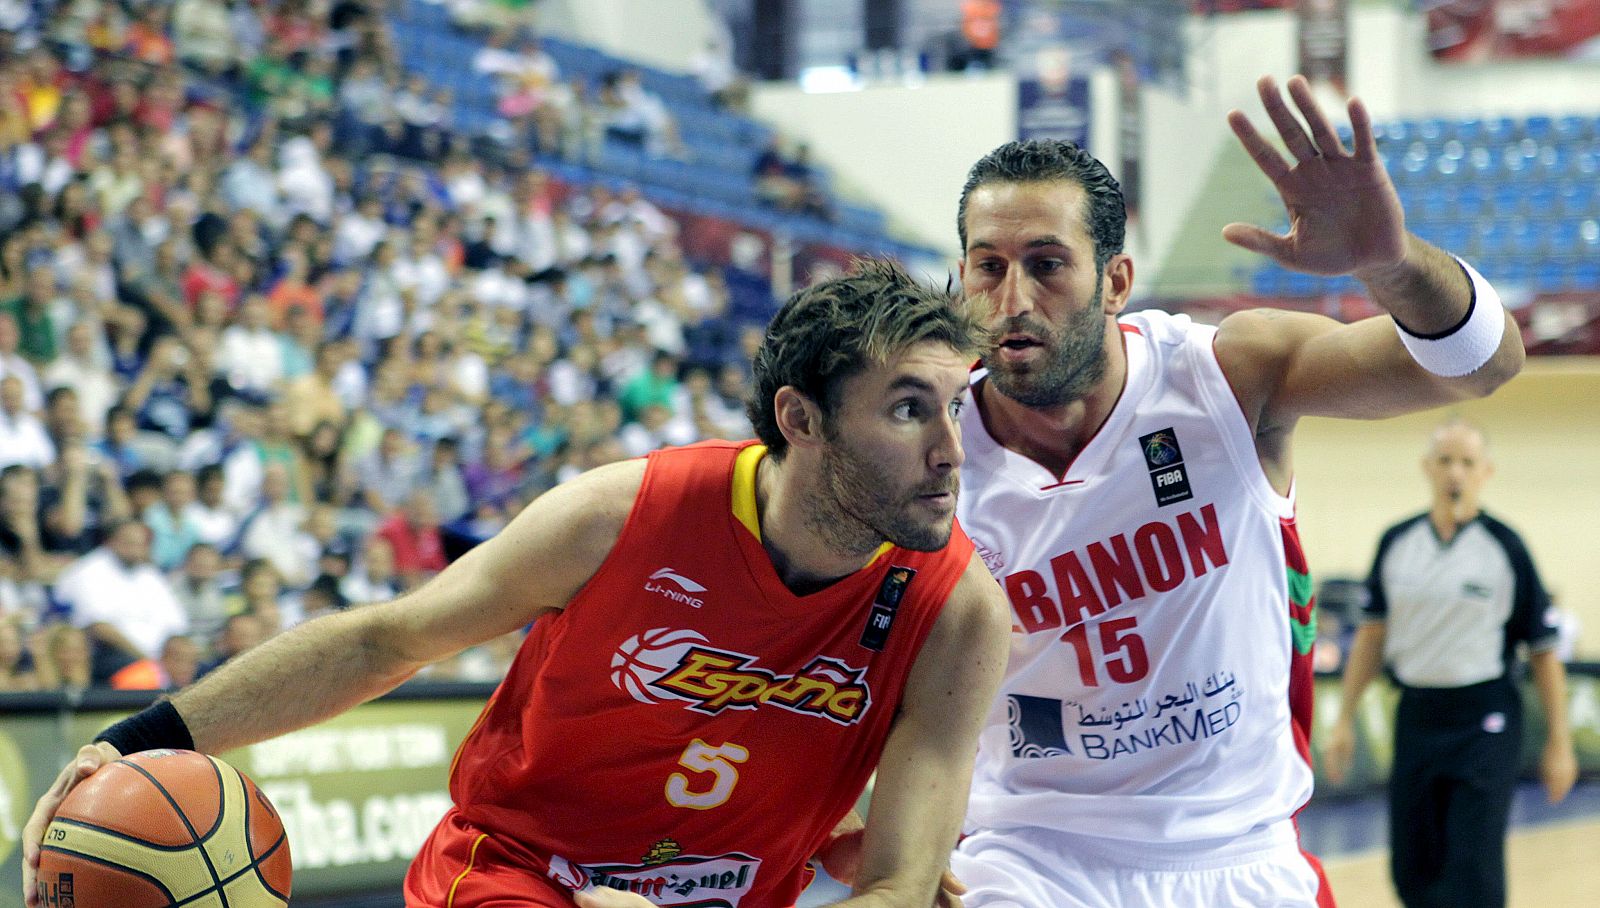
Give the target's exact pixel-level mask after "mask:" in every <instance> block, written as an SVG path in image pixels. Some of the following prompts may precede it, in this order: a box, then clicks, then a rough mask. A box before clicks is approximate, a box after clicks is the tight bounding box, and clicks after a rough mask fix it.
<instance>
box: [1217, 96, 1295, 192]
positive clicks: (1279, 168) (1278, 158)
mask: <svg viewBox="0 0 1600 908" xmlns="http://www.w3.org/2000/svg"><path fill="white" fill-rule="evenodd" d="M1228 126H1229V127H1230V128H1232V129H1233V134H1234V135H1236V136H1238V137H1239V144H1240V145H1243V146H1244V150H1245V152H1246V153H1247V154H1249V155H1250V159H1251V160H1253V161H1255V162H1256V166H1257V167H1259V168H1261V172H1262V173H1264V174H1266V175H1267V179H1269V180H1271V181H1272V182H1274V183H1276V182H1278V181H1279V180H1281V179H1283V178H1284V177H1286V176H1288V175H1289V165H1288V163H1287V162H1285V161H1284V160H1283V155H1281V154H1278V149H1276V148H1273V147H1272V144H1271V143H1269V142H1268V141H1267V140H1266V139H1265V138H1263V137H1262V135H1261V133H1260V132H1258V131H1257V130H1256V126H1255V124H1254V123H1251V122H1250V118H1249V117H1247V116H1245V115H1244V113H1243V112H1242V111H1237V110H1230V111H1228Z"/></svg>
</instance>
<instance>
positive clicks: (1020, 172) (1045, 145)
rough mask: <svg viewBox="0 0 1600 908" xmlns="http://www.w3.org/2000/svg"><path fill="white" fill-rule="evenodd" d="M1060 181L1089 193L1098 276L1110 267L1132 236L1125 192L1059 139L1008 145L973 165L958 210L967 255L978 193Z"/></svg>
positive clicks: (1099, 167)
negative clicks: (995, 186)
mask: <svg viewBox="0 0 1600 908" xmlns="http://www.w3.org/2000/svg"><path fill="white" fill-rule="evenodd" d="M1056 180H1066V181H1070V182H1073V183H1076V184H1078V185H1079V186H1081V187H1083V194H1084V199H1085V201H1086V202H1087V205H1086V207H1087V209H1088V210H1087V211H1086V212H1085V218H1086V220H1087V221H1088V224H1087V225H1086V226H1087V227H1088V228H1089V236H1091V237H1092V238H1094V264H1095V268H1096V269H1097V270H1103V269H1104V268H1105V266H1106V262H1109V261H1111V257H1112V256H1113V255H1116V254H1117V253H1119V252H1121V251H1122V244H1123V240H1124V238H1125V236H1126V233H1127V227H1128V210H1127V207H1126V206H1125V205H1124V204H1123V201H1122V186H1121V185H1120V184H1119V183H1117V180H1116V178H1115V177H1113V176H1112V175H1111V172H1110V171H1108V170H1106V165H1104V164H1102V163H1100V161H1099V159H1097V158H1095V156H1094V155H1092V154H1089V153H1088V152H1087V151H1084V150H1083V149H1082V148H1079V147H1078V146H1077V145H1074V144H1073V143H1071V142H1063V141H1060V140H1058V139H1029V140H1028V141H1026V142H1007V143H1006V144H1004V145H1001V146H1000V147H999V148H996V149H995V150H994V151H991V152H989V153H988V154H986V155H984V156H983V157H982V158H981V159H979V161H978V163H976V164H974V165H972V169H971V170H969V171H967V182H966V185H964V186H962V187H961V203H960V204H959V205H958V206H957V207H956V233H957V235H958V236H960V238H961V252H962V254H963V255H965V254H966V251H967V199H969V198H970V197H971V196H972V192H973V190H975V189H977V188H978V187H979V186H984V185H986V184H989V183H1048V182H1054V181H1056Z"/></svg>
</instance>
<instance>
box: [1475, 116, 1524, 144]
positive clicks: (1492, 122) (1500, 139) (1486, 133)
mask: <svg viewBox="0 0 1600 908" xmlns="http://www.w3.org/2000/svg"><path fill="white" fill-rule="evenodd" d="M1516 132H1517V128H1516V121H1514V120H1512V119H1511V118H1510V117H1487V118H1485V119H1484V120H1483V129H1482V134H1483V138H1484V140H1485V141H1486V142H1489V143H1490V144H1496V145H1498V144H1503V143H1506V142H1509V141H1511V140H1512V138H1514V137H1515V135H1516Z"/></svg>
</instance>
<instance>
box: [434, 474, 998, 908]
mask: <svg viewBox="0 0 1600 908" xmlns="http://www.w3.org/2000/svg"><path fill="white" fill-rule="evenodd" d="M764 453H765V449H764V448H762V447H761V446H760V445H757V444H755V443H751V442H746V443H742V444H735V443H729V442H709V443H704V444H698V445H693V446H690V447H686V448H670V449H665V450H661V451H657V452H655V453H653V454H651V455H650V457H649V462H648V465H647V467H646V469H645V475H644V482H643V484H642V486H641V487H640V490H639V494H638V498H637V499H636V500H635V502H634V506H633V510H632V512H631V513H630V515H629V517H628V519H627V522H626V524H625V525H624V527H623V529H622V532H621V535H620V536H619V537H618V539H617V542H616V545H615V546H614V547H613V549H612V551H611V554H610V555H609V556H608V557H607V559H606V561H605V563H604V564H603V565H602V566H601V567H600V570H599V571H598V572H596V574H595V575H594V577H593V578H592V579H591V580H590V581H589V583H588V584H587V585H585V586H584V588H583V589H582V590H581V591H580V592H579V593H578V595H577V596H575V597H574V598H573V600H572V601H571V603H569V604H568V606H567V608H566V609H565V610H563V611H561V612H557V613H551V614H548V615H546V616H544V617H542V618H540V619H539V621H538V622H536V623H535V624H534V627H533V630H532V632H531V633H530V634H529V635H528V639H527V640H526V641H525V642H524V643H523V646H522V650H521V652H519V653H518V655H517V658H516V660H515V661H514V662H513V664H512V666H511V670H510V672H509V673H508V674H507V676H506V679H505V681H504V682H503V683H502V684H501V685H500V688H499V690H497V691H496V692H495V695H494V697H493V698H491V699H490V701H489V704H488V706H487V707H485V709H484V713H483V715H482V717H480V719H479V720H478V724H477V726H476V727H475V728H474V729H473V731H472V732H471V733H470V734H469V735H468V737H467V740H466V741H465V742H464V743H463V744H462V746H461V750H460V752H459V753H458V754H457V757H456V763H455V766H454V767H453V770H452V774H451V781H450V791H451V795H452V797H453V799H454V801H455V805H456V806H455V808H454V809H453V810H452V811H451V813H450V815H448V816H447V817H446V818H445V820H444V821H443V822H442V823H441V824H440V829H439V830H438V831H436V832H435V834H434V838H433V839H430V842H429V845H428V846H425V847H424V853H423V854H422V855H419V857H418V860H417V861H416V863H414V864H413V865H412V870H411V874H410V876H409V877H408V880H407V896H408V904H424V903H427V904H431V903H433V902H432V900H437V902H438V904H441V905H444V904H452V903H453V904H455V905H460V904H462V903H463V900H462V898H461V891H467V890H471V889H472V888H473V887H472V886H471V885H470V881H471V878H472V870H471V869H469V868H471V867H473V866H474V863H475V862H476V863H477V864H480V865H481V864H484V863H486V858H485V855H488V854H492V855H493V856H494V857H493V859H492V860H493V863H495V864H496V865H498V866H499V867H502V868H503V867H504V866H505V865H506V864H508V863H514V864H516V865H520V866H521V867H523V868H525V869H526V871H527V873H526V874H525V875H522V876H519V877H517V878H516V884H515V885H516V890H517V891H516V895H517V896H518V897H519V898H521V897H533V896H534V895H535V894H543V896H544V899H545V900H549V901H550V902H551V903H552V904H556V905H565V904H569V902H568V900H567V898H566V895H565V893H566V892H567V891H570V890H574V889H581V888H584V887H588V886H595V887H599V886H609V887H612V888H621V889H628V890H631V891H634V892H637V893H639V894H640V895H643V896H645V897H646V898H648V899H649V900H651V901H652V902H654V903H655V904H657V905H663V906H706V908H711V906H722V908H779V906H789V905H793V904H794V902H795V900H796V898H798V896H799V895H800V892H801V890H802V889H804V888H805V886H806V884H807V883H809V882H810V880H811V876H812V870H811V868H810V867H809V866H808V864H807V859H808V858H809V857H810V856H811V855H812V854H813V853H815V851H816V849H817V848H818V847H820V846H821V844H822V843H823V842H824V841H825V840H826V838H827V835H828V833H829V832H830V831H831V830H832V829H833V827H834V826H835V825H836V824H837V823H838V821H839V820H840V819H841V818H842V817H843V816H844V815H845V813H846V812H847V811H849V810H850V808H851V807H852V806H853V805H854V804H855V802H856V800H857V798H858V797H860V794H861V791H862V788H863V786H864V785H865V784H866V781H867V779H868V777H869V776H870V775H871V773H872V771H873V769H874V768H875V767H876V765H877V763H878V758H879V756H880V755H881V754H882V751H883V745H884V741H885V739H886V737H887V735H888V733H889V728H890V724H891V722H892V720H893V718H894V716H895V713H896V711H897V710H898V708H899V703H900V698H901V694H902V692H903V691H904V688H905V683H906V678H907V675H908V674H909V672H910V670H911V666H912V663H913V662H914V661H915V659H916V656H917V653H918V651H919V650H920V649H921V646H922V643H923V641H924V640H925V639H926V637H927V635H928V632H929V630H930V629H931V628H932V627H933V624H934V621H935V620H936V619H937V618H938V616H939V613H940V610H941V608H942V607H943V604H944V601H945V599H946V597H947V596H948V595H949V594H950V591H951V589H952V588H953V587H954V586H955V583H956V581H957V580H958V579H959V577H960V576H961V574H962V572H963V571H964V570H965V568H966V566H967V563H968V559H969V558H970V556H971V552H972V543H971V542H969V541H968V540H967V538H966V536H965V535H964V534H963V533H962V532H961V530H960V528H959V527H958V528H956V529H955V530H954V532H953V535H952V538H951V541H950V544H949V545H947V546H946V547H945V548H944V549H942V550H940V551H938V552H913V551H909V550H905V549H900V548H897V547H894V546H888V545H886V546H885V547H884V548H883V549H882V550H880V552H879V553H878V555H877V556H876V557H875V558H874V559H873V560H872V562H871V563H870V564H868V565H867V566H866V567H863V568H862V569H861V570H859V571H857V572H856V573H854V574H851V575H850V576H848V577H845V578H843V579H841V580H839V581H838V582H837V583H834V584H833V585H831V586H829V587H828V588H827V589H825V590H822V591H819V592H816V593H812V594H810V595H808V596H797V595H795V594H794V593H792V592H790V591H789V589H788V588H787V587H786V586H784V584H783V583H782V582H781V581H780V580H779V578H778V575H777V572H776V571H775V570H774V568H773V566H772V562H771V559H770V558H769V556H768V555H767V552H766V550H765V549H764V548H763V547H762V544H761V540H760V536H759V534H760V525H759V522H758V521H757V519H756V504H755V473H756V466H757V464H758V463H759V461H760V459H761V457H762V456H763V454H764ZM529 579H530V581H531V582H537V578H529ZM452 839H453V840H454V841H453V842H451V840H452ZM469 844H470V848H469V847H468V845H469ZM479 846H484V848H483V849H480V847H479ZM491 872H494V871H491ZM452 877H453V879H452ZM504 879H506V877H505V876H504V875H503V872H502V880H504ZM551 882H553V883H554V884H556V885H555V886H551V885H550V883H551ZM500 885H501V886H502V887H504V886H505V885H507V884H506V883H504V882H502V883H501V884H500ZM446 890H448V892H449V897H448V899H447V898H445V897H443V896H444V894H445V892H446ZM458 890H459V891H458ZM500 892H501V894H502V895H508V894H511V893H509V892H507V891H506V890H505V889H504V888H501V890H500ZM556 893H560V895H558V896H556V897H555V898H551V896H552V895H554V894H556ZM535 904H545V901H543V900H541V901H536V902H535Z"/></svg>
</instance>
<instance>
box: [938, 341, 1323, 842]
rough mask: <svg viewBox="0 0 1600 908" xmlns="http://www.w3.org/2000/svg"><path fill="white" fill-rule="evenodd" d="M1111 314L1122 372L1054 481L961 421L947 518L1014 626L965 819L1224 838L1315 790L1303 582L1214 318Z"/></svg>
mask: <svg viewBox="0 0 1600 908" xmlns="http://www.w3.org/2000/svg"><path fill="white" fill-rule="evenodd" d="M1121 325H1122V338H1123V341H1124V346H1125V347H1126V349H1127V355H1128V377H1127V384H1126V386H1125V387H1124V389H1123V392H1122V396H1121V398H1120V399H1119V400H1118V401H1117V404H1116V407H1115V408H1114V409H1113V410H1112V412H1111V415H1110V416H1109V418H1108V419H1107V420H1106V423H1105V425H1104V426H1102V427H1101V429H1100V430H1099V432H1098V433H1097V434H1096V435H1095V436H1094V438H1093V439H1091V440H1090V442H1089V444H1088V445H1087V446H1086V447H1085V448H1084V449H1083V450H1082V451H1081V452H1080V453H1079V454H1078V456H1077V458H1076V459H1075V460H1074V461H1073V462H1072V464H1071V466H1070V467H1069V468H1068V469H1067V472H1066V475H1065V476H1061V477H1058V476H1054V475H1051V474H1050V473H1049V472H1048V471H1047V470H1046V469H1045V468H1044V467H1042V466H1040V465H1039V464H1037V463H1035V462H1034V461H1032V460H1029V459H1028V458H1026V457H1024V456H1022V455H1021V454H1018V453H1016V452H1014V451H1010V450H1007V449H1005V448H1003V447H1001V446H1000V445H999V444H998V443H997V442H996V441H995V440H994V439H993V438H992V437H991V436H990V435H989V433H988V431H987V430H986V429H985V428H984V425H983V420H982V418H981V416H980V414H979V412H978V408H977V407H975V406H968V407H967V408H966V409H965V411H964V412H963V415H962V430H963V439H964V446H965V448H966V453H967V459H966V463H965V465H964V466H963V468H962V471H961V479H962V488H961V496H960V503H959V510H958V514H959V516H960V520H961V525H962V527H963V528H964V529H965V530H966V532H967V534H968V535H969V536H970V537H971V538H972V540H973V542H975V543H976V544H977V548H978V552H979V554H980V555H981V556H982V557H983V559H984V561H985V563H986V564H987V565H988V566H989V570H990V571H991V572H992V573H993V574H994V576H995V577H996V579H998V580H999V581H1000V584H1001V586H1002V587H1004V589H1005V590H1006V593H1007V595H1008V597H1009V598H1010V600H1011V605H1012V623H1013V628H1012V631H1013V633H1012V638H1011V658H1010V663H1009V665H1008V667H1007V669H1006V676H1005V681H1004V684H1003V685H1002V687H1001V695H1000V697H999V699H998V700H997V702H996V704H995V705H994V707H993V708H992V709H991V710H990V713H989V716H988V719H987V721H986V724H985V728H984V731H983V735H982V738H981V742H980V745H979V753H978V763H977V770H976V774H975V776H974V782H973V790H972V798H971V803H970V807H969V813H968V828H969V831H977V830H982V829H986V828H987V829H1005V828H1016V827H1041V828H1045V829H1051V830H1057V831H1060V832H1066V833H1071V834H1074V835H1079V836H1087V837H1092V838H1096V839H1104V840H1125V841H1128V842H1140V843H1148V844H1150V845H1157V844H1167V845H1189V844H1193V845H1195V846H1197V847H1212V846H1218V847H1222V846H1224V843H1225V842H1228V841H1235V840H1238V839H1239V838H1240V837H1241V836H1246V835H1247V834H1248V833H1251V832H1260V831H1263V830H1265V829H1267V828H1268V827H1269V826H1272V825H1273V824H1277V823H1280V822H1281V821H1284V820H1286V819H1287V818H1289V817H1290V816H1291V815H1292V814H1293V813H1294V812H1295V811H1296V810H1298V809H1299V808H1300V807H1301V805H1303V804H1304V803H1305V802H1306V800H1307V799H1308V798H1309V797H1310V795H1311V768H1310V762H1309V756H1308V754H1309V750H1308V746H1307V731H1308V729H1309V727H1310V704H1311V699H1310V698H1311V665H1310V648H1311V640H1312V638H1313V637H1314V636H1315V627H1314V624H1313V622H1312V604H1311V597H1310V578H1309V577H1308V576H1307V571H1306V567H1305V563H1304V560H1303V557H1302V555H1301V552H1300V547H1299V542H1298V539H1297V537H1296V533H1295V529H1294V519H1293V518H1294V502H1293V498H1292V496H1291V497H1285V496H1282V495H1279V494H1278V493H1277V492H1276V491H1274V490H1273V488H1272V487H1271V485H1270V484H1269V483H1268V481H1267V478H1266V476H1265V475H1264V474H1263V472H1262V470H1261V466H1260V463H1259V461H1258V460H1257V455H1256V450H1255V445H1254V443H1253V440H1252V437H1251V433H1250V430H1249V427H1248V425H1247V424H1246V422H1245V418H1244V415H1243V413H1242V412H1241V410H1240V408H1239V404H1238V402H1237V399H1236V398H1235V397H1234V395H1233V392H1232V390H1231V389H1230V388H1229V385H1228V382H1227V380H1226V379H1225V378H1224V377H1223V374H1222V370H1221V368H1220V367H1219V366H1218V364H1217V360H1216V356H1215V354H1214V353H1213V351H1212V338H1213V337H1214V336H1215V334H1216V330H1215V329H1214V328H1209V327H1205V326H1201V325H1195V324H1191V323H1190V321H1189V319H1188V317H1187V316H1172V315H1169V314H1167V313H1164V312H1140V313H1134V314H1130V315H1127V316H1124V317H1123V318H1122V319H1121ZM980 377H981V373H979V374H977V375H976V376H975V379H976V378H980ZM1291 678H1293V683H1291ZM1291 699H1292V700H1293V701H1294V708H1293V709H1291ZM1280 828H1281V827H1280ZM1108 844H1112V843H1109V842H1108Z"/></svg>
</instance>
